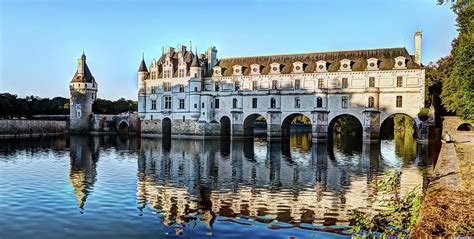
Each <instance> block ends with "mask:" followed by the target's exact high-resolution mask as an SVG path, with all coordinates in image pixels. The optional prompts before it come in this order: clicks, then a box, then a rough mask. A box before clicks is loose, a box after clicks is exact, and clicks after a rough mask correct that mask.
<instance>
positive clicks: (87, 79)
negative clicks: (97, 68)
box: [71, 61, 95, 83]
mask: <svg viewBox="0 0 474 239" xmlns="http://www.w3.org/2000/svg"><path fill="white" fill-rule="evenodd" d="M71 82H84V83H92V82H95V79H94V76H92V73H91V71H90V70H89V67H88V66H87V63H86V62H85V61H84V74H78V73H77V71H76V73H75V74H74V77H73V78H72V81H71Z"/></svg>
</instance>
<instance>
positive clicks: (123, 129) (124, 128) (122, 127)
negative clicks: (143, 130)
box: [117, 120, 129, 133]
mask: <svg viewBox="0 0 474 239" xmlns="http://www.w3.org/2000/svg"><path fill="white" fill-rule="evenodd" d="M128 127H129V125H128V122H127V121H126V120H121V121H120V123H119V124H118V126H117V130H118V131H119V132H120V133H126V132H128Z"/></svg>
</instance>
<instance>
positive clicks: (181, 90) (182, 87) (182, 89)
mask: <svg viewBox="0 0 474 239" xmlns="http://www.w3.org/2000/svg"><path fill="white" fill-rule="evenodd" d="M179 92H184V85H183V84H180V85H179Z"/></svg>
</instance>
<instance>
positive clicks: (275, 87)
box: [272, 80, 278, 90]
mask: <svg viewBox="0 0 474 239" xmlns="http://www.w3.org/2000/svg"><path fill="white" fill-rule="evenodd" d="M272 89H274V90H276V89H278V81H277V80H272Z"/></svg>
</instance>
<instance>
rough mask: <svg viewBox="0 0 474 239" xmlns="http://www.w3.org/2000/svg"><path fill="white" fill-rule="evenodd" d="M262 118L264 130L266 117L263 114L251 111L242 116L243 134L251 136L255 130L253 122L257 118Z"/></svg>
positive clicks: (266, 121)
mask: <svg viewBox="0 0 474 239" xmlns="http://www.w3.org/2000/svg"><path fill="white" fill-rule="evenodd" d="M260 119H264V120H265V131H266V127H267V124H268V119H267V118H266V117H265V115H263V114H259V113H253V114H249V115H247V116H246V117H245V118H244V135H245V136H253V135H254V130H255V122H257V120H260Z"/></svg>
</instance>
